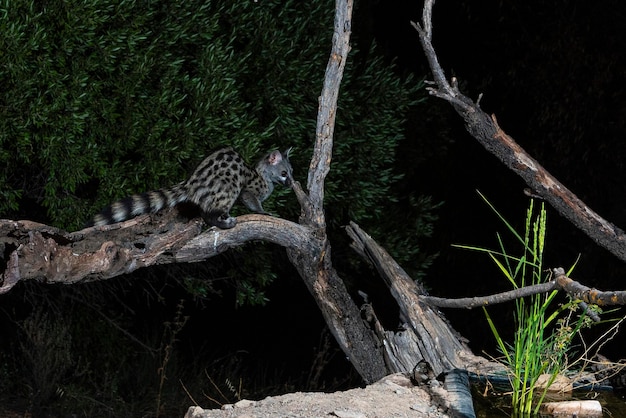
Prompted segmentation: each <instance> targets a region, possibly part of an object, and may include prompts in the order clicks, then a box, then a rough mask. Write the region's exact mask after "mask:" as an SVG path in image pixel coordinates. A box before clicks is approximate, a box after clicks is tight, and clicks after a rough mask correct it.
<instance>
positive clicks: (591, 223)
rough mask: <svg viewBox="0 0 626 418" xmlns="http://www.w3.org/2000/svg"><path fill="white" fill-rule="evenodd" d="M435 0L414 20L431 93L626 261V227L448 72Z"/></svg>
mask: <svg viewBox="0 0 626 418" xmlns="http://www.w3.org/2000/svg"><path fill="white" fill-rule="evenodd" d="M433 3H434V0H426V1H425V2H424V11H423V17H422V19H423V21H422V23H421V24H418V23H412V25H413V27H415V29H416V30H417V32H418V35H419V39H420V42H421V44H422V48H423V50H424V53H425V55H426V58H427V59H428V63H429V65H430V68H431V71H432V73H433V76H434V79H435V86H436V87H433V88H430V89H429V92H430V94H432V95H434V96H436V97H439V98H442V99H444V100H446V101H448V102H449V103H450V104H452V106H453V107H454V109H455V110H456V111H457V113H459V115H460V116H461V117H462V118H463V119H464V120H465V123H466V129H467V131H468V132H469V133H470V134H471V135H472V136H473V137H474V138H475V139H477V140H478V142H480V144H481V145H483V147H485V148H486V149H487V151H489V152H490V153H492V154H494V155H495V156H496V157H497V158H498V159H499V160H500V161H502V162H503V163H504V164H505V165H506V166H507V167H508V168H509V169H511V170H512V171H514V172H515V173H516V174H517V175H519V176H520V177H521V178H522V179H524V181H525V182H526V184H528V185H529V186H530V187H531V189H532V190H533V191H534V192H535V193H536V194H537V195H539V196H541V197H542V198H543V199H544V200H545V201H547V202H548V203H550V205H552V206H553V207H554V208H555V209H556V210H557V211H558V212H559V213H560V214H561V215H562V216H564V217H565V218H566V219H568V220H569V221H570V222H572V223H573V224H574V225H575V226H576V227H578V228H579V229H580V230H582V231H583V232H584V233H585V234H587V235H588V236H589V237H590V238H591V239H593V240H594V241H595V242H597V243H598V244H600V245H601V246H602V247H604V248H606V249H607V250H609V251H610V252H611V253H613V254H614V255H615V256H616V257H618V258H619V259H621V260H623V261H626V235H625V234H624V231H622V230H621V229H619V228H618V227H616V226H615V225H613V224H611V223H610V222H608V221H606V220H605V219H603V218H602V217H601V216H600V215H598V214H597V213H596V212H594V211H593V210H591V209H590V208H589V207H588V206H587V205H586V204H585V203H584V202H583V201H581V200H580V199H579V198H578V197H577V196H576V195H575V194H574V193H572V192H571V191H570V190H569V189H568V188H567V187H565V186H564V185H563V184H562V183H560V182H559V181H558V180H557V179H556V178H555V177H553V176H552V175H551V174H550V173H549V172H548V171H546V170H545V169H544V168H543V167H542V166H541V164H539V162H538V161H536V160H535V159H534V158H532V157H531V156H530V155H529V154H528V153H527V152H526V151H525V150H524V149H523V148H522V147H520V146H519V145H518V144H517V143H516V142H515V141H514V140H513V138H511V137H510V136H509V135H507V134H506V133H505V132H504V131H503V130H502V129H501V128H500V126H498V123H497V121H496V118H495V116H491V117H490V116H489V115H487V114H486V113H485V112H483V111H482V110H481V109H480V106H479V105H478V104H477V103H474V102H473V101H472V100H471V99H469V98H468V97H467V96H465V95H463V94H462V93H461V92H460V91H459V89H458V85H457V83H456V80H455V79H454V78H453V79H452V82H451V83H448V81H447V80H446V77H445V74H444V71H443V69H442V68H441V65H440V64H439V61H438V59H437V55H436V53H435V50H434V48H433V45H432V42H431V40H432V23H431V18H432V7H433Z"/></svg>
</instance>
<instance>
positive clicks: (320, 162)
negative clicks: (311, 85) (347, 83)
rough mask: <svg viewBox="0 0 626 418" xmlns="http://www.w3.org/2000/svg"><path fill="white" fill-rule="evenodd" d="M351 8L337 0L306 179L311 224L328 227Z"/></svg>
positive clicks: (348, 2) (346, 1) (350, 1)
mask: <svg viewBox="0 0 626 418" xmlns="http://www.w3.org/2000/svg"><path fill="white" fill-rule="evenodd" d="M352 7H353V0H337V2H336V6H335V23H334V31H333V43H332V50H331V53H330V58H329V60H328V64H327V66H326V75H325V77H324V86H323V88H322V94H321V96H320V98H319V110H318V113H317V129H316V134H315V148H314V152H313V158H312V159H311V164H310V166H309V175H308V180H307V189H308V190H309V199H310V201H311V204H312V207H313V209H314V217H312V218H311V219H310V221H312V222H315V224H316V225H318V226H324V225H325V220H324V211H323V207H324V206H323V204H324V180H325V178H326V175H327V174H328V172H329V170H330V161H331V158H332V151H333V133H334V130H335V117H336V114H337V100H338V97H339V86H340V85H341V80H342V78H343V70H344V68H345V66H346V62H347V60H348V52H350V32H351V30H352Z"/></svg>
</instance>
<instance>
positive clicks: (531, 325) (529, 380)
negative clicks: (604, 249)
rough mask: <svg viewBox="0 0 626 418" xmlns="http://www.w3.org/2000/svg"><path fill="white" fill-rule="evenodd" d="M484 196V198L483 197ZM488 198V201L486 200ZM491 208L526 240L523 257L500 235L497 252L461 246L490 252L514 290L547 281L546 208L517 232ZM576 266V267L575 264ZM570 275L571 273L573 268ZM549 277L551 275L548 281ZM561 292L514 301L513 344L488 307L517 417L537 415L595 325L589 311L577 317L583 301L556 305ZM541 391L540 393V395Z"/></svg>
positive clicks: (528, 218)
mask: <svg viewBox="0 0 626 418" xmlns="http://www.w3.org/2000/svg"><path fill="white" fill-rule="evenodd" d="M481 197H483V199H485V197H484V196H482V195H481ZM485 201H486V202H487V200H486V199H485ZM487 204H489V206H490V207H491V209H492V210H493V211H494V212H495V213H496V214H497V215H498V217H499V218H500V220H502V222H503V223H504V224H505V226H506V227H507V229H508V230H509V232H511V234H512V235H513V237H514V238H515V240H516V241H517V242H519V243H520V244H522V246H523V250H522V255H521V256H513V255H510V254H509V253H508V252H507V251H506V249H505V246H504V244H503V239H502V237H501V236H500V235H499V234H498V235H497V238H498V244H499V249H498V250H488V249H483V248H476V247H468V246H460V247H462V248H467V249H472V250H477V251H481V252H484V253H486V254H487V255H489V257H490V259H491V260H492V261H493V262H494V263H495V264H496V266H497V267H498V269H499V271H500V272H501V273H502V274H503V275H504V277H506V279H507V280H508V281H509V282H510V283H511V284H512V285H513V287H514V288H515V289H518V288H521V287H524V286H531V285H535V284H539V283H542V282H543V281H544V276H543V275H544V269H543V252H544V248H545V238H546V220H547V219H546V210H545V208H544V206H543V203H542V205H541V208H540V210H539V214H537V215H535V212H534V201H533V200H531V201H530V206H529V208H528V211H527V213H526V223H525V228H524V232H523V233H522V234H520V233H518V232H517V231H516V230H515V229H514V228H513V227H512V226H511V224H510V223H508V222H507V221H506V220H505V219H504V218H503V217H502V215H500V213H498V211H497V210H496V209H495V208H494V207H493V206H492V205H491V204H490V203H489V202H487ZM572 269H573V267H572ZM572 269H570V271H569V272H568V273H567V274H570V273H571V270H572ZM546 280H549V277H548V278H547V279H546ZM557 294H558V291H557V290H553V291H551V292H550V293H548V294H545V295H544V294H536V295H532V296H530V297H527V298H518V299H516V300H515V324H516V329H515V335H514V341H513V345H512V346H510V345H508V344H506V343H505V342H504V340H503V339H502V338H501V336H500V333H499V332H498V330H497V328H496V326H495V324H494V322H493V320H492V319H491V317H490V316H489V313H488V312H487V309H486V308H483V309H484V312H485V316H486V317H487V322H488V324H489V328H490V329H491V331H492V333H493V335H494V336H495V338H496V342H497V343H498V347H499V349H500V351H501V352H502V354H503V355H504V363H505V364H506V365H507V367H508V369H509V372H510V376H509V379H510V381H511V386H512V388H513V392H512V399H511V403H512V406H513V412H514V416H520V417H521V416H530V415H531V414H537V413H538V411H539V407H540V405H541V402H542V401H543V398H544V397H545V395H546V393H547V390H548V388H549V386H550V385H551V384H552V383H553V382H554V379H556V377H557V376H558V375H559V374H563V373H564V372H565V370H566V369H567V367H568V355H569V354H570V353H571V352H572V341H573V339H574V337H575V336H576V335H577V334H578V332H579V331H580V330H581V328H583V327H585V326H590V325H591V321H590V319H589V318H588V317H587V316H586V315H584V313H583V314H582V315H580V316H578V317H577V318H572V314H571V313H572V311H575V310H576V308H577V307H578V305H579V303H580V301H579V300H569V301H568V302H567V303H565V304H562V305H560V306H558V307H556V308H555V307H554V304H555V301H554V299H555V297H556V296H557ZM544 374H547V375H549V376H550V378H549V379H548V381H547V384H546V385H545V387H544V388H538V387H537V386H536V383H537V381H538V379H539V377H540V376H541V375H544ZM540 389H542V390H541V393H540V396H539V397H538V398H537V397H536V396H535V395H536V393H537V391H538V390H540Z"/></svg>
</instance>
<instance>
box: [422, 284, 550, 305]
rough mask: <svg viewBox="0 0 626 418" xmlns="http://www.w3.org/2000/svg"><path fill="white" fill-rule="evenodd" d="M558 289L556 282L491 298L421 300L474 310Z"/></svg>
mask: <svg viewBox="0 0 626 418" xmlns="http://www.w3.org/2000/svg"><path fill="white" fill-rule="evenodd" d="M555 289H558V286H557V283H556V281H555V280H552V281H549V282H547V283H540V284H536V285H533V286H525V287H520V288H519V289H514V290H509V291H508V292H502V293H497V294H495V295H489V296H476V297H471V298H458V299H448V298H439V297H435V296H428V295H422V296H420V300H422V301H423V302H424V303H427V304H429V305H431V306H436V307H438V308H466V309H474V308H480V307H481V306H488V305H495V304H498V303H504V302H509V301H511V300H515V299H518V298H523V297H526V296H532V295H536V294H539V293H545V292H550V291H552V290H555Z"/></svg>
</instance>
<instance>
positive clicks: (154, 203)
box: [87, 182, 187, 226]
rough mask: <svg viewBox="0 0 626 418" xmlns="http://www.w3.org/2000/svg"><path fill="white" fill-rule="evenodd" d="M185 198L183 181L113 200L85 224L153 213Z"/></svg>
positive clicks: (89, 224)
mask: <svg viewBox="0 0 626 418" xmlns="http://www.w3.org/2000/svg"><path fill="white" fill-rule="evenodd" d="M186 199H187V193H186V189H185V182H182V183H179V184H177V185H175V186H174V187H171V188H168V189H160V190H155V191H151V192H146V193H142V194H134V195H132V196H128V197H125V198H123V199H120V200H118V201H117V202H114V203H113V204H112V205H111V206H108V207H106V208H104V209H103V210H102V212H100V213H99V214H97V215H96V216H94V217H93V219H92V220H91V221H90V222H89V223H88V224H87V226H102V225H109V224H114V223H116V222H122V221H125V220H127V219H130V218H134V217H135V216H139V215H143V214H144V213H155V212H158V211H160V210H161V209H163V208H166V207H172V206H176V205H177V204H179V203H181V202H184V201H185V200H186Z"/></svg>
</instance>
